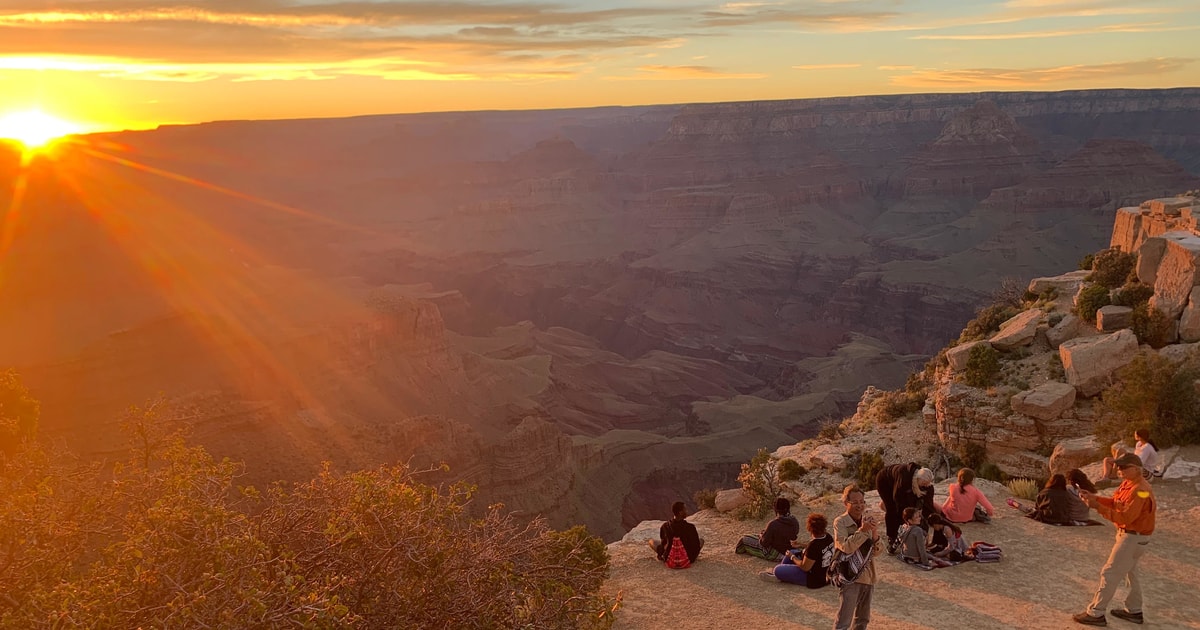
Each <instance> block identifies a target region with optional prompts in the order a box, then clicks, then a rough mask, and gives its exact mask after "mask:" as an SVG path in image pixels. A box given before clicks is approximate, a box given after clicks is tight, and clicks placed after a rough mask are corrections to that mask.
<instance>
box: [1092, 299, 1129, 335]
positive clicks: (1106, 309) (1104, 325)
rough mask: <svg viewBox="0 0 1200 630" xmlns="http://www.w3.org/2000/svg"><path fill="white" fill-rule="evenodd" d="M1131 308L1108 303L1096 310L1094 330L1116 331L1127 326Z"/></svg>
mask: <svg viewBox="0 0 1200 630" xmlns="http://www.w3.org/2000/svg"><path fill="white" fill-rule="evenodd" d="M1132 313H1133V309H1132V308H1130V307H1128V306H1116V305H1115V304H1110V305H1108V306H1103V307H1101V308H1100V310H1098V311H1096V330H1099V331H1100V332H1116V331H1118V330H1121V329H1122V328H1128V327H1129V318H1130V315H1131V314H1132Z"/></svg>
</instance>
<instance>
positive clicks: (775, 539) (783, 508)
mask: <svg viewBox="0 0 1200 630" xmlns="http://www.w3.org/2000/svg"><path fill="white" fill-rule="evenodd" d="M799 535H800V521H798V520H796V517H795V516H792V502H791V501H788V500H787V499H785V498H783V497H779V498H778V499H775V518H774V520H772V521H771V522H770V523H767V528H766V529H764V530H763V531H762V533H761V534H759V535H757V536H755V535H754V534H746V535H745V536H742V539H741V540H739V541H738V544H737V546H736V547H734V549H733V551H734V553H745V554H749V555H752V556H755V557H757V558H762V559H764V560H771V561H773V562H778V561H779V560H781V559H782V558H783V554H784V552H786V551H787V550H788V549H791V548H792V541H794V540H796V537H797V536H799Z"/></svg>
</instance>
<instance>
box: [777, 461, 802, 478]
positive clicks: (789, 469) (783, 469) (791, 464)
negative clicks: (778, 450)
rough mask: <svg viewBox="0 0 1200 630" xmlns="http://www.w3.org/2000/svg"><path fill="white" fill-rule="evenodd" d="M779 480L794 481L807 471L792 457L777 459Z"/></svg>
mask: <svg viewBox="0 0 1200 630" xmlns="http://www.w3.org/2000/svg"><path fill="white" fill-rule="evenodd" d="M778 468H779V480H780V481H795V480H797V479H799V478H801V477H803V476H804V475H805V473H807V472H808V471H807V470H805V469H804V466H801V465H800V463H799V462H797V461H796V460H794V459H783V460H780V461H779V466H778Z"/></svg>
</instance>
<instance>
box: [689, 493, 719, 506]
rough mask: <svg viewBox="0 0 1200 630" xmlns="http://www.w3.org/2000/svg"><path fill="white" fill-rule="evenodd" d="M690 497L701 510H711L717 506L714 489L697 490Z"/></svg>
mask: <svg viewBox="0 0 1200 630" xmlns="http://www.w3.org/2000/svg"><path fill="white" fill-rule="evenodd" d="M692 498H693V499H695V501H696V507H697V508H699V509H701V510H711V509H713V508H715V507H717V491H716V490H710V489H704V490H697V491H696V494H694V495H692Z"/></svg>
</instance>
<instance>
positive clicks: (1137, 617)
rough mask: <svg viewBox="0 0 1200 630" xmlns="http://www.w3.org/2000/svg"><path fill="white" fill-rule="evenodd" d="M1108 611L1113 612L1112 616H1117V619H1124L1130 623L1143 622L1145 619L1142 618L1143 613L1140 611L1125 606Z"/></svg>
mask: <svg viewBox="0 0 1200 630" xmlns="http://www.w3.org/2000/svg"><path fill="white" fill-rule="evenodd" d="M1108 612H1110V613H1112V616H1114V617H1116V618H1117V619H1124V620H1125V621H1128V622H1129V623H1142V622H1143V621H1144V620H1143V619H1142V613H1140V612H1129V611H1128V610H1126V609H1124V608H1118V609H1116V610H1110V611H1108Z"/></svg>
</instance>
